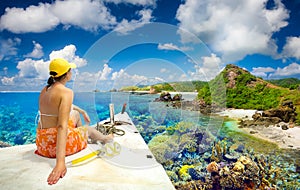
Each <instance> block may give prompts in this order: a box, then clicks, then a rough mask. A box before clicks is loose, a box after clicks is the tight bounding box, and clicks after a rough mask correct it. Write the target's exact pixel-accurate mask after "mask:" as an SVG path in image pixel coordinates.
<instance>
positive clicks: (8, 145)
mask: <svg viewBox="0 0 300 190" xmlns="http://www.w3.org/2000/svg"><path fill="white" fill-rule="evenodd" d="M10 146H11V145H10V144H8V143H6V142H3V141H0V148H4V147H10Z"/></svg>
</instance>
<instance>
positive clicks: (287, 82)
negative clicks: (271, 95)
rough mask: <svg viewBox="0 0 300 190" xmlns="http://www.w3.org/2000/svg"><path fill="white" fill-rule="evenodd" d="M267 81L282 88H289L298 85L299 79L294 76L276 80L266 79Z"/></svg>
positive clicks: (295, 87)
mask: <svg viewBox="0 0 300 190" xmlns="http://www.w3.org/2000/svg"><path fill="white" fill-rule="evenodd" d="M267 81H268V82H270V83H272V84H274V85H277V86H281V87H284V88H289V89H291V90H294V89H297V88H298V87H299V86H300V80H299V79H296V78H285V79H276V80H267Z"/></svg>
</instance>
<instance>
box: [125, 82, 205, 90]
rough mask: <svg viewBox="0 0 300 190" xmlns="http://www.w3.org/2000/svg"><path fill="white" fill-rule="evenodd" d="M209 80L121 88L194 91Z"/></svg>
mask: <svg viewBox="0 0 300 190" xmlns="http://www.w3.org/2000/svg"><path fill="white" fill-rule="evenodd" d="M205 84H207V82H203V81H183V82H172V83H166V82H165V83H159V84H155V85H151V86H150V85H149V86H127V87H123V88H121V91H149V90H150V88H154V89H155V92H157V93H159V92H163V91H169V92H194V91H198V90H199V89H201V88H203V87H204V86H205Z"/></svg>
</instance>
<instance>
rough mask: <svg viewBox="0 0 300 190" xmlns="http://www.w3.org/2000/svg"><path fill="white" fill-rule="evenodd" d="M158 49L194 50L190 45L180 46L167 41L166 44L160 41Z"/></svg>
mask: <svg viewBox="0 0 300 190" xmlns="http://www.w3.org/2000/svg"><path fill="white" fill-rule="evenodd" d="M157 49H159V50H178V51H188V50H192V48H190V47H187V46H183V47H179V46H177V45H175V44H173V43H165V44H161V43H159V44H158V46H157Z"/></svg>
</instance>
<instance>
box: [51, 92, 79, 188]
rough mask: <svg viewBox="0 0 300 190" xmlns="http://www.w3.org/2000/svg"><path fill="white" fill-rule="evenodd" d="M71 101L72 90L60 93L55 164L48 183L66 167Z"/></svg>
mask: <svg viewBox="0 0 300 190" xmlns="http://www.w3.org/2000/svg"><path fill="white" fill-rule="evenodd" d="M72 102H73V92H72V91H71V90H70V89H67V90H66V91H65V92H63V93H62V97H61V102H60V106H59V113H58V121H57V140H56V165H55V167H54V169H53V170H52V172H51V174H50V175H49V177H48V180H47V181H48V184H50V185H52V184H55V183H57V181H58V180H59V179H60V178H62V177H64V176H65V174H66V172H67V168H66V164H65V155H66V143H67V133H68V121H69V115H70V109H71V105H72Z"/></svg>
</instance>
